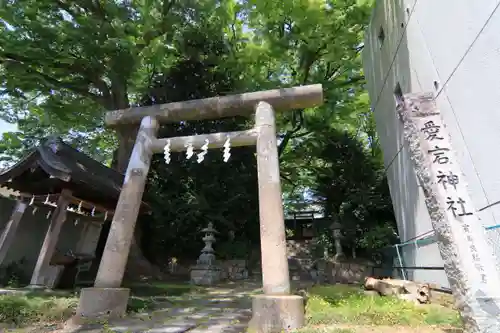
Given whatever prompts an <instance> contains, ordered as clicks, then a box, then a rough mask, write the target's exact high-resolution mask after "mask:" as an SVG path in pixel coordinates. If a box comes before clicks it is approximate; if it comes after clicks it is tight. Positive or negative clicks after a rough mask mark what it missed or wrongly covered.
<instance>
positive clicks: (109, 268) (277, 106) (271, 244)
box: [77, 84, 323, 332]
mask: <svg viewBox="0 0 500 333" xmlns="http://www.w3.org/2000/svg"><path fill="white" fill-rule="evenodd" d="M322 103H323V89H322V86H321V85H320V84H316V85H309V86H300V87H294V88H286V89H275V90H268V91H260V92H252V93H245V94H239V95H231V96H224V97H213V98H207V99H200V100H191V101H185V102H178V103H168V104H161V105H154V106H148V107H136V108H129V109H125V110H117V111H112V112H108V113H107V114H106V119H105V122H106V125H108V126H110V127H115V128H116V127H118V126H120V125H134V124H136V125H137V124H138V123H140V128H139V131H138V134H137V139H136V142H135V145H134V148H133V151H132V154H131V157H130V161H129V164H128V168H127V171H126V174H125V180H124V183H123V187H122V191H121V194H120V197H119V200H118V204H117V207H116V210H115V214H114V217H113V222H112V224H111V230H110V233H109V236H108V240H107V242H106V247H105V249H104V253H103V256H102V259H101V263H100V266H99V271H98V273H97V277H96V280H95V285H94V287H93V288H86V289H83V290H82V291H81V296H80V302H79V305H78V309H77V317H80V318H81V317H96V316H100V315H111V316H119V315H123V314H124V313H125V310H126V306H127V301H128V297H129V290H128V289H126V288H121V284H122V279H123V275H124V272H125V266H126V263H127V258H128V254H129V251H130V245H131V241H132V238H133V237H134V228H135V224H136V220H137V216H138V212H139V207H140V203H141V199H142V195H143V192H144V186H145V184H146V178H147V174H148V171H149V167H150V162H151V157H152V155H153V154H154V153H160V152H163V150H164V147H165V146H166V145H167V144H168V145H169V147H170V151H171V152H180V151H184V150H186V147H187V146H188V145H191V146H192V147H201V146H202V145H203V144H204V143H206V142H207V141H206V140H208V142H209V146H208V148H222V147H223V145H224V142H225V141H226V140H227V138H229V139H230V141H231V146H233V147H238V146H251V145H256V147H257V171H258V185H259V216H260V237H261V253H262V280H263V281H262V282H263V289H264V294H263V295H258V296H255V297H254V298H253V301H252V312H253V318H252V321H251V327H252V328H253V329H255V330H256V331H258V332H271V331H281V330H283V329H294V328H299V327H301V326H303V323H304V304H303V299H302V298H301V297H300V296H296V295H291V294H290V279H289V272H288V260H287V254H286V243H285V226H284V218H283V205H282V196H281V184H280V174H279V160H278V149H277V139H276V127H275V111H274V110H276V111H287V110H292V109H298V108H309V107H314V106H318V105H321V104H322ZM252 114H255V126H254V128H252V129H249V130H246V131H238V132H227V133H215V134H203V135H194V136H185V137H175V138H157V137H156V135H157V132H158V127H159V124H160V123H167V122H179V121H189V120H205V119H217V118H224V117H231V116H250V115H252Z"/></svg>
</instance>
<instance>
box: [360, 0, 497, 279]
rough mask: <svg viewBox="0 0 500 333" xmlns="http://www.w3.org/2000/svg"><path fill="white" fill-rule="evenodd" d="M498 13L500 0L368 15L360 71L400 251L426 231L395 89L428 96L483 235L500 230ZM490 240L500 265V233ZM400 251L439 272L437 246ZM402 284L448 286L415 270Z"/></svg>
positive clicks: (390, 5) (406, 0)
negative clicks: (443, 127) (381, 151)
mask: <svg viewBox="0 0 500 333" xmlns="http://www.w3.org/2000/svg"><path fill="white" fill-rule="evenodd" d="M499 5H500V0H481V1H471V0H438V1H436V0H378V1H377V3H376V5H375V8H374V11H373V14H372V20H371V23H370V27H369V29H368V31H367V33H366V36H365V48H364V52H363V61H364V68H365V75H366V77H367V83H368V90H369V94H370V98H371V105H372V109H373V110H374V112H375V117H376V121H377V129H378V133H379V135H380V141H381V144H382V146H383V149H384V161H385V165H386V167H387V175H388V180H389V186H390V190H391V196H392V200H393V205H394V210H395V214H396V219H397V222H398V228H399V233H400V238H401V241H402V242H405V241H408V240H412V239H414V238H416V237H419V236H420V235H422V234H424V233H426V232H429V231H431V230H432V226H431V223H430V219H429V216H428V213H427V209H426V207H425V203H424V196H423V193H422V190H421V188H420V187H419V185H418V183H417V180H416V176H415V173H414V171H413V166H412V163H411V161H410V158H409V155H408V150H407V149H406V146H405V144H404V142H403V137H402V128H401V124H400V122H399V120H398V118H397V115H396V100H395V89H396V87H397V86H398V85H399V86H400V87H401V90H402V92H403V93H409V92H434V93H435V95H436V102H437V105H438V107H439V108H440V109H441V112H442V115H443V117H444V121H445V124H446V125H447V128H448V130H449V132H450V135H451V141H452V144H453V147H454V149H455V151H456V153H457V155H458V156H457V157H458V159H459V161H460V163H461V168H462V170H463V172H464V173H465V176H466V180H467V182H468V184H469V192H470V196H471V198H472V200H473V203H474V205H475V207H476V208H477V209H478V210H481V212H479V217H480V218H481V221H482V223H483V225H484V226H495V225H497V224H500V204H498V205H494V203H495V202H497V201H500V164H499V163H497V160H500V158H497V157H496V155H497V154H496V150H500V9H498V7H499ZM381 31H383V35H385V38H382V37H381ZM489 205H492V206H491V207H489V208H486V207H488V206H489ZM487 233H488V235H489V236H490V238H491V239H492V241H493V242H494V243H495V244H494V248H495V250H497V249H496V247H498V251H499V252H498V253H496V254H497V257H500V229H498V231H497V230H490V231H487ZM495 245H496V246H495ZM401 251H402V254H403V257H404V261H405V262H404V263H405V265H406V266H443V263H442V260H441V256H440V254H439V251H438V249H437V244H436V243H435V242H433V243H432V242H431V244H429V245H423V246H420V247H419V246H416V245H415V244H412V243H411V244H409V245H406V246H402V247H401ZM409 278H411V279H414V280H417V281H428V282H432V283H438V284H441V285H443V286H448V282H447V279H446V276H445V274H444V272H443V271H425V270H414V271H410V272H409Z"/></svg>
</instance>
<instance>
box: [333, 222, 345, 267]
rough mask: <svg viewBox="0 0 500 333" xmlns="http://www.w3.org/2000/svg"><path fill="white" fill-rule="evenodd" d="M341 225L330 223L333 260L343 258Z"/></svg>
mask: <svg viewBox="0 0 500 333" xmlns="http://www.w3.org/2000/svg"><path fill="white" fill-rule="evenodd" d="M341 228H342V225H341V224H340V223H338V222H334V223H332V225H331V226H330V229H332V232H333V241H334V243H335V260H339V259H341V258H344V257H345V256H344V251H343V250H342V231H341Z"/></svg>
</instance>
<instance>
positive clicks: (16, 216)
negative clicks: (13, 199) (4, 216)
mask: <svg viewBox="0 0 500 333" xmlns="http://www.w3.org/2000/svg"><path fill="white" fill-rule="evenodd" d="M27 206H28V205H27V204H26V203H25V202H23V201H21V200H20V199H19V200H18V201H17V203H16V206H15V207H14V210H13V212H12V215H11V217H10V220H9V221H8V222H7V224H6V225H5V228H4V229H3V231H2V234H1V235H0V266H1V265H2V263H3V261H4V260H5V257H7V253H8V252H9V248H10V246H11V245H12V242H13V241H14V238H15V237H16V232H17V228H18V227H19V224H20V223H21V219H22V218H23V215H24V212H25V211H26V207H27Z"/></svg>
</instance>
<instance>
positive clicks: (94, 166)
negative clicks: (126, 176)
mask: <svg viewBox="0 0 500 333" xmlns="http://www.w3.org/2000/svg"><path fill="white" fill-rule="evenodd" d="M122 184H123V175H122V174H121V173H119V172H117V171H115V170H113V169H111V168H108V167H106V166H104V165H103V164H101V163H99V162H98V161H96V160H94V159H92V158H91V157H89V156H87V155H85V154H84V153H82V152H80V151H78V150H76V149H75V148H73V147H71V146H70V145H68V144H66V143H64V142H63V141H62V139H61V138H58V137H49V138H46V139H43V140H42V141H41V143H40V145H39V146H38V147H36V148H34V149H33V150H32V151H30V152H29V153H28V154H27V155H26V156H25V157H24V158H23V159H21V160H20V161H19V162H18V163H16V164H15V165H13V166H12V167H10V168H8V169H6V170H2V171H0V187H2V186H3V187H6V188H9V189H12V190H15V191H18V192H20V193H24V194H29V195H34V196H37V195H46V194H57V193H60V192H61V191H62V190H63V189H68V190H70V191H72V195H73V196H75V197H77V198H79V199H81V200H84V201H87V202H91V203H94V204H96V205H97V204H98V205H100V206H102V207H105V208H106V209H109V210H114V209H115V207H116V203H117V201H118V197H119V195H120V190H121V186H122Z"/></svg>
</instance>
